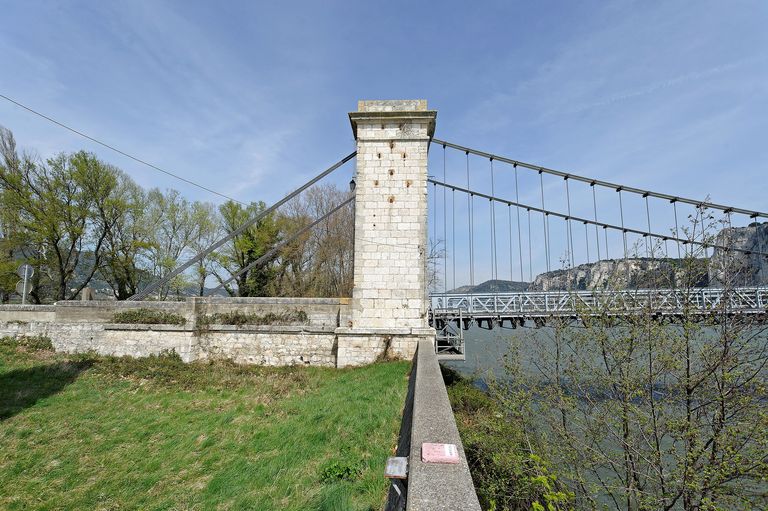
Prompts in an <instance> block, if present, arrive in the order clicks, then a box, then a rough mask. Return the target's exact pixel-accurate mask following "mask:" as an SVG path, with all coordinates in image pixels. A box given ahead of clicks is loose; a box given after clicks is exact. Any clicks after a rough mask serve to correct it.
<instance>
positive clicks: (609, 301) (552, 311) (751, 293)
mask: <svg viewBox="0 0 768 511" xmlns="http://www.w3.org/2000/svg"><path fill="white" fill-rule="evenodd" d="M431 299H432V311H433V314H434V315H435V316H436V317H437V316H443V315H446V314H448V312H449V311H450V314H451V315H455V311H456V310H461V311H462V312H463V316H464V317H465V318H468V319H470V318H471V319H477V318H504V317H524V318H536V317H572V316H577V315H581V314H602V313H608V314H612V315H629V314H637V313H640V312H643V311H648V310H650V311H652V312H653V313H654V314H659V315H677V314H682V313H683V312H685V311H689V312H693V313H699V314H709V313H713V312H715V311H726V312H728V313H731V314H762V313H766V312H767V309H768V287H748V288H734V289H718V288H697V289H688V290H683V289H632V290H619V291H530V292H521V293H498V294H433V295H432V296H431Z"/></svg>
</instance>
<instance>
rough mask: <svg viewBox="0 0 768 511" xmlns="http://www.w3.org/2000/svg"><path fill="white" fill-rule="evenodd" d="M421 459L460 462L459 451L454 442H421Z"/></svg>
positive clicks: (426, 461)
mask: <svg viewBox="0 0 768 511" xmlns="http://www.w3.org/2000/svg"><path fill="white" fill-rule="evenodd" d="M421 461H423V462H424V463H458V462H459V451H458V449H456V445H454V444H430V443H427V442H424V443H423V444H421Z"/></svg>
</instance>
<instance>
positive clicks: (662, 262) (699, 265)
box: [529, 222, 768, 291]
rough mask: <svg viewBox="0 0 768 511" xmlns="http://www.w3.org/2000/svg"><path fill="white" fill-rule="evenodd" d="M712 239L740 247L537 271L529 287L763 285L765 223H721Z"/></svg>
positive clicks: (767, 264)
mask: <svg viewBox="0 0 768 511" xmlns="http://www.w3.org/2000/svg"><path fill="white" fill-rule="evenodd" d="M712 243H713V244H714V245H715V246H719V247H730V248H731V249H735V250H739V251H735V250H729V251H726V250H724V249H722V248H715V249H714V250H713V252H712V256H711V257H710V258H709V259H706V258H701V259H691V260H680V259H673V258H662V259H658V258H657V259H652V258H644V257H640V258H631V259H627V260H626V261H625V260H622V259H609V260H603V261H598V262H596V263H590V264H581V265H579V266H576V267H575V268H569V269H563V270H555V271H550V272H546V273H542V274H540V275H538V276H537V277H536V278H535V279H534V281H533V282H532V283H531V285H530V288H529V290H530V291H555V290H567V289H573V290H583V289H601V288H606V287H614V288H625V289H638V288H648V287H707V286H712V287H721V286H723V285H725V284H728V285H731V286H765V285H768V258H763V261H762V264H761V261H760V256H758V255H757V254H755V253H754V252H758V253H759V252H761V251H762V252H764V253H766V252H768V222H766V223H757V222H755V223H753V224H750V225H749V226H747V227H729V228H725V229H723V230H721V231H720V232H719V233H717V235H716V236H715V238H714V240H713V241H712ZM740 251H751V252H753V253H751V254H747V253H744V252H740Z"/></svg>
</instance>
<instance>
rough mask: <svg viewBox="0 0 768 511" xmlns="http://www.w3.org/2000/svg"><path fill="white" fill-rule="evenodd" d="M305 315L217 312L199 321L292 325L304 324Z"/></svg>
mask: <svg viewBox="0 0 768 511" xmlns="http://www.w3.org/2000/svg"><path fill="white" fill-rule="evenodd" d="M308 320H309V318H308V317H307V313H306V312H304V311H303V310H300V309H295V310H291V311H284V312H280V313H274V312H268V313H267V314H253V313H248V312H241V311H232V312H219V313H216V314H209V315H207V316H204V317H203V318H201V319H200V321H199V323H200V324H203V325H236V326H243V325H292V324H297V323H298V324H306V323H307V321H308Z"/></svg>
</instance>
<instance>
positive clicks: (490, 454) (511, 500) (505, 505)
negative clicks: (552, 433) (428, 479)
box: [443, 367, 572, 511]
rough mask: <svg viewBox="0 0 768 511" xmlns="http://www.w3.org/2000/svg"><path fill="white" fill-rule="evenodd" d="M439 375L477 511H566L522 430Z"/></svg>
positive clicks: (453, 378) (462, 381) (481, 395)
mask: <svg viewBox="0 0 768 511" xmlns="http://www.w3.org/2000/svg"><path fill="white" fill-rule="evenodd" d="M443 375H444V379H445V381H446V384H447V388H448V396H449V398H450V400H451V406H452V407H453V411H454V414H455V416H456V423H457V425H458V427H459V432H460V434H461V440H462V442H463V443H464V451H465V453H466V456H467V462H468V463H469V468H470V471H471V472H472V480H473V481H474V483H475V488H476V490H477V495H478V497H479V499H480V503H481V505H482V507H483V509H489V510H502V509H503V510H515V511H516V510H531V509H534V510H547V511H560V510H565V509H571V504H570V503H571V500H572V497H571V495H570V494H569V493H567V492H566V491H564V490H563V489H562V488H561V485H560V484H559V483H558V480H557V476H556V475H555V474H554V473H552V472H551V470H550V469H549V467H548V464H547V463H546V461H545V460H544V459H542V458H541V457H540V456H539V455H537V454H536V452H535V446H534V445H532V442H531V440H530V439H529V438H528V436H527V435H526V433H525V425H524V424H522V423H521V421H519V420H516V419H514V418H512V417H510V416H509V415H508V414H507V413H505V409H504V407H503V406H502V405H501V403H500V402H499V401H497V400H496V399H494V397H493V396H491V395H489V394H488V393H486V392H483V391H482V390H480V389H479V388H477V387H476V386H475V385H474V384H473V383H472V382H471V381H470V380H468V379H466V378H462V377H461V376H460V375H458V374H457V373H456V372H455V371H452V370H450V369H447V368H445V367H443Z"/></svg>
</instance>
